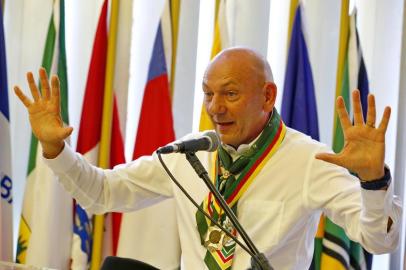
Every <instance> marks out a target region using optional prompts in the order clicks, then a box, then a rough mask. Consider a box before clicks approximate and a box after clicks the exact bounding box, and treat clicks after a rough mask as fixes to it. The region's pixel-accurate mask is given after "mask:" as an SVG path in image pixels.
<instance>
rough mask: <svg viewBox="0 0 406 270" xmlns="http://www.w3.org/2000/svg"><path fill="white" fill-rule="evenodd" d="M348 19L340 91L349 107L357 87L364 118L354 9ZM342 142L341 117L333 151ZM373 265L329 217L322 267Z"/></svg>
mask: <svg viewBox="0 0 406 270" xmlns="http://www.w3.org/2000/svg"><path fill="white" fill-rule="evenodd" d="M347 14H348V13H347ZM347 17H348V15H347ZM347 20H349V27H348V28H347V34H346V36H347V40H346V55H345V59H344V65H343V66H342V67H341V68H342V72H341V74H342V77H341V78H339V79H341V89H340V92H339V94H340V95H341V96H342V97H343V98H344V101H345V104H346V107H347V108H348V110H349V109H350V108H351V107H350V103H351V102H350V90H352V89H355V88H358V89H359V90H360V92H361V103H362V108H363V113H364V117H366V112H367V97H368V92H369V87H368V77H367V73H366V68H365V64H364V60H363V58H362V51H361V47H360V44H359V40H358V33H357V30H356V22H355V12H354V13H353V15H351V16H350V17H349V18H347ZM339 68H340V67H339ZM343 145H344V136H343V131H342V128H341V125H340V123H339V120H338V118H336V121H335V127H334V139H333V150H334V152H336V153H338V152H340V151H341V149H342V148H343ZM371 267H372V255H371V254H369V253H367V252H366V251H364V250H363V248H362V246H361V245H360V244H358V243H356V242H353V241H351V240H350V239H349V238H348V237H347V236H346V234H345V232H344V230H343V229H342V228H341V227H339V226H337V225H336V224H334V223H333V222H332V221H331V220H330V219H328V218H326V221H325V228H324V238H323V253H322V255H321V269H332V270H334V269H337V270H339V269H350V268H351V269H371Z"/></svg>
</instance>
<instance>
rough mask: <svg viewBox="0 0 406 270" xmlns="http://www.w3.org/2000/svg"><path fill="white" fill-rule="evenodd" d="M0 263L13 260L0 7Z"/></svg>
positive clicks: (5, 91)
mask: <svg viewBox="0 0 406 270" xmlns="http://www.w3.org/2000/svg"><path fill="white" fill-rule="evenodd" d="M0 145H1V149H0V194H1V198H0V217H1V219H0V261H1V260H2V261H12V259H13V194H12V192H13V181H12V178H11V139H10V111H9V106H8V86H7V66H6V46H5V40H4V28H3V11H2V8H1V7H0Z"/></svg>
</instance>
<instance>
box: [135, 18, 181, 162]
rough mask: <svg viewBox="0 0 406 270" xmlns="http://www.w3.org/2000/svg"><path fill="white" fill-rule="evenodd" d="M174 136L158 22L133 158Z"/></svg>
mask: <svg viewBox="0 0 406 270" xmlns="http://www.w3.org/2000/svg"><path fill="white" fill-rule="evenodd" d="M174 139H175V133H174V131H173V120H172V109H171V100H170V96H169V82H168V74H167V69H166V62H165V52H164V46H163V40H162V32H161V25H160V24H159V26H158V31H157V34H156V38H155V43H154V48H153V51H152V57H151V61H150V64H149V71H148V81H147V85H146V87H145V91H144V98H143V101H142V107H141V113H140V120H139V124H138V132H137V138H136V140H135V147H134V154H133V159H136V158H137V157H139V156H142V155H150V154H152V152H154V151H155V150H156V149H157V148H158V147H159V146H162V145H165V144H167V143H169V142H171V141H173V140H174Z"/></svg>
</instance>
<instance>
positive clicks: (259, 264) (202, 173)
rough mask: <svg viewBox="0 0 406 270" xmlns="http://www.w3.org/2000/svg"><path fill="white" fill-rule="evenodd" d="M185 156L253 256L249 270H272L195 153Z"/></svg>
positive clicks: (187, 153)
mask: <svg viewBox="0 0 406 270" xmlns="http://www.w3.org/2000/svg"><path fill="white" fill-rule="evenodd" d="M185 155H186V159H187V160H188V161H189V163H190V165H191V166H192V167H193V169H194V170H195V171H196V173H197V175H198V176H199V177H200V178H201V179H203V181H204V183H205V184H206V186H207V187H208V188H209V190H210V191H211V192H212V193H213V195H214V197H215V198H216V199H217V201H218V202H219V204H220V206H221V208H223V210H224V212H225V214H226V215H227V217H228V218H229V219H230V221H231V223H232V224H233V225H234V228H235V229H236V230H237V232H238V233H239V234H240V235H241V238H242V239H243V240H244V242H245V243H246V244H247V246H248V248H249V249H250V250H251V252H252V253H253V254H254V257H255V258H254V257H252V258H251V267H252V268H251V269H252V270H273V268H272V266H271V265H270V264H269V262H268V260H267V259H266V257H265V255H264V254H263V253H260V252H259V251H258V249H257V247H256V246H255V245H254V243H253V242H252V240H251V238H250V237H249V236H248V234H247V233H246V232H245V230H244V228H243V227H242V226H241V224H240V222H239V221H238V219H237V217H236V215H235V214H234V212H233V211H232V210H231V209H230V207H229V206H228V204H227V202H226V201H225V200H224V198H223V196H222V195H221V194H220V193H219V192H218V190H217V189H216V187H215V186H214V185H213V183H212V182H211V180H210V177H209V175H208V173H207V171H206V169H205V168H204V167H203V165H202V163H201V162H200V160H199V159H198V158H197V156H196V154H195V152H186V153H185Z"/></svg>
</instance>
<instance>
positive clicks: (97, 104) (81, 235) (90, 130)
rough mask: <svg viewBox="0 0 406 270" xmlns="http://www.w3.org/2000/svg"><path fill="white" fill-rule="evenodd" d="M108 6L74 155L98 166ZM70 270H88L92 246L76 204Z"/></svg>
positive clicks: (88, 218)
mask: <svg viewBox="0 0 406 270" xmlns="http://www.w3.org/2000/svg"><path fill="white" fill-rule="evenodd" d="M107 4H108V1H104V3H103V6H102V9H101V13H100V17H99V21H98V25H97V30H96V34H95V38H94V43H93V51H92V56H91V60H90V66H89V71H88V75H87V82H86V89H85V94H84V99H83V107H82V114H81V119H80V125H79V133H78V141H77V146H76V151H77V152H78V153H81V154H82V155H83V156H84V157H85V159H86V160H87V161H89V162H90V163H92V164H93V165H97V162H98V154H99V153H98V152H99V143H100V131H101V122H102V118H101V116H102V110H103V93H104V78H105V71H106V56H107V22H106V20H107V7H108V6H107ZM74 208H75V213H74V215H75V219H74V223H73V232H74V234H73V239H72V254H71V256H72V257H71V269H88V268H89V265H90V260H91V254H92V246H93V235H92V234H93V220H92V215H90V214H88V213H87V212H86V211H85V210H84V209H83V208H82V207H81V206H80V205H79V204H77V203H75V207H74Z"/></svg>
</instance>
